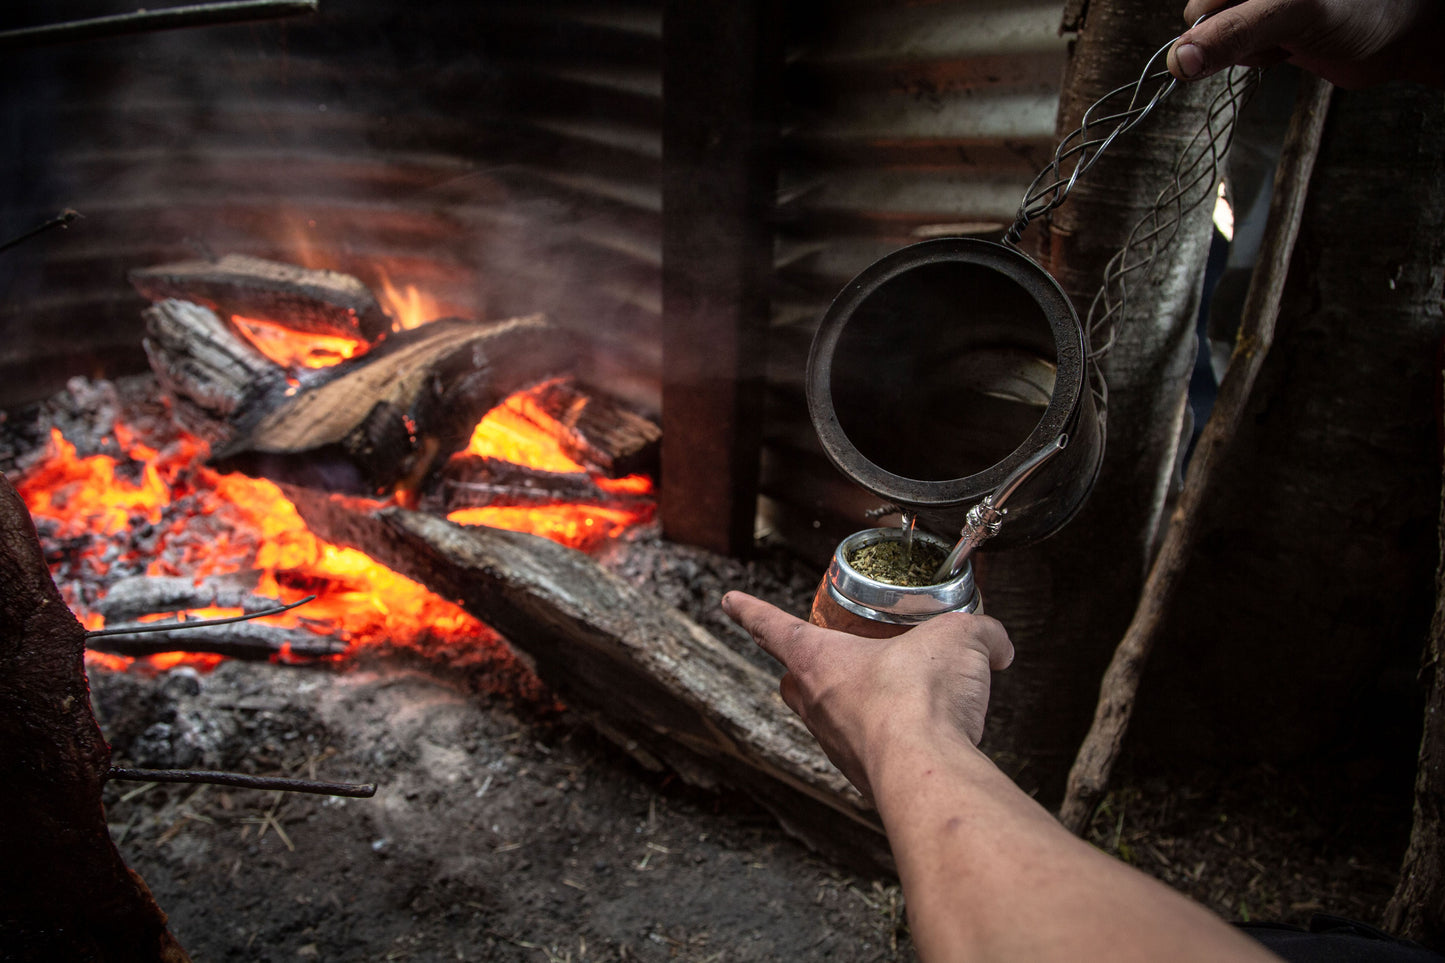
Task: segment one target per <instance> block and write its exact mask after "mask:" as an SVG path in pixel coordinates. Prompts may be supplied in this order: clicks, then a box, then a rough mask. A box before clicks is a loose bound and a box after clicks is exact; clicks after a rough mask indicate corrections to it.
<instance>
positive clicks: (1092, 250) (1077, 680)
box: [977, 0, 1224, 806]
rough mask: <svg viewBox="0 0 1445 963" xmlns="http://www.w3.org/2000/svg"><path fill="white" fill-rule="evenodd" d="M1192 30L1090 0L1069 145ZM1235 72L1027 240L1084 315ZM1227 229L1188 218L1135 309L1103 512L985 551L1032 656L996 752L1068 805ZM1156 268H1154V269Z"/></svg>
mask: <svg viewBox="0 0 1445 963" xmlns="http://www.w3.org/2000/svg"><path fill="white" fill-rule="evenodd" d="M1182 26H1183V23H1182V21H1181V20H1180V19H1179V11H1178V8H1177V7H1174V6H1173V5H1161V4H1159V3H1156V2H1154V0H1090V2H1089V3H1088V4H1087V11H1086V20H1085V21H1083V22H1081V21H1079V20H1078V19H1077V18H1075V19H1071V20H1069V21H1067V22H1066V23H1065V24H1064V29H1066V30H1069V31H1077V33H1078V39H1077V41H1076V42H1075V43H1074V44H1073V45H1072V52H1071V54H1070V59H1069V65H1068V68H1067V71H1066V75H1065V78H1064V86H1063V94H1062V97H1061V100H1060V105H1059V114H1058V132H1059V136H1060V137H1063V136H1064V135H1066V134H1068V133H1070V132H1072V131H1074V130H1075V129H1077V128H1078V127H1079V125H1080V122H1081V118H1082V116H1083V114H1084V112H1085V110H1087V109H1088V108H1089V107H1090V106H1091V105H1092V104H1094V103H1095V102H1096V101H1098V100H1099V99H1100V98H1101V97H1103V96H1104V95H1106V94H1108V93H1109V92H1110V91H1113V90H1115V89H1116V88H1118V87H1120V86H1123V85H1125V84H1132V83H1134V82H1136V81H1137V80H1138V79H1139V73H1140V71H1141V70H1142V69H1143V67H1144V65H1145V63H1146V62H1148V61H1149V59H1150V58H1151V57H1152V56H1153V55H1154V54H1155V53H1156V52H1157V51H1158V50H1159V48H1160V46H1161V45H1162V44H1163V43H1165V42H1166V41H1168V40H1169V38H1170V37H1172V36H1174V35H1176V34H1177V33H1178V32H1179V30H1180V29H1181V28H1182ZM1223 81H1224V78H1222V77H1221V78H1212V79H1211V80H1209V81H1206V82H1202V83H1195V84H1184V85H1181V86H1180V87H1179V88H1178V89H1176V90H1175V92H1174V93H1173V94H1172V95H1171V96H1170V97H1169V99H1168V100H1167V101H1165V102H1164V103H1162V104H1160V105H1159V107H1158V108H1157V109H1156V110H1154V112H1153V113H1151V114H1150V115H1149V117H1148V118H1147V120H1146V121H1145V122H1144V123H1142V124H1140V125H1139V127H1138V128H1136V129H1135V130H1132V131H1130V132H1129V133H1127V134H1126V135H1124V136H1122V137H1120V138H1118V140H1117V141H1116V142H1114V143H1113V144H1112V145H1111V146H1110V147H1109V150H1108V152H1107V154H1105V155H1104V156H1103V157H1101V158H1100V159H1099V162H1098V163H1097V164H1096V165H1094V166H1093V167H1092V168H1091V169H1090V170H1089V172H1088V174H1087V175H1086V176H1084V177H1082V178H1081V179H1080V180H1079V181H1078V182H1077V183H1076V184H1075V186H1074V188H1073V189H1072V190H1071V191H1070V194H1069V198H1068V201H1067V202H1066V203H1064V204H1063V205H1062V206H1060V207H1059V208H1058V209H1057V210H1055V211H1054V212H1053V213H1052V214H1051V215H1050V216H1049V217H1048V218H1047V219H1044V218H1040V219H1038V220H1036V221H1034V222H1033V223H1032V224H1031V225H1030V226H1029V228H1028V230H1027V231H1025V232H1024V235H1023V243H1024V244H1025V245H1027V246H1028V247H1029V249H1030V253H1033V254H1034V256H1035V257H1036V258H1037V259H1038V260H1040V262H1041V263H1043V264H1045V265H1046V266H1047V268H1048V270H1049V272H1050V273H1051V274H1053V276H1054V277H1055V278H1056V279H1057V280H1058V282H1059V284H1060V286H1061V287H1062V288H1063V289H1064V291H1065V292H1066V293H1067V294H1068V296H1069V298H1070V299H1071V300H1072V301H1073V303H1074V306H1075V308H1076V309H1078V310H1079V312H1080V314H1081V315H1082V314H1086V313H1087V311H1088V307H1089V304H1090V303H1091V302H1092V300H1093V298H1094V295H1095V293H1096V292H1097V291H1098V290H1099V286H1100V284H1101V283H1102V282H1103V279H1104V273H1105V267H1106V265H1107V264H1108V262H1109V261H1110V259H1111V258H1113V256H1114V255H1115V254H1116V253H1117V252H1118V251H1119V249H1120V248H1121V247H1122V246H1123V245H1124V243H1125V241H1126V240H1127V239H1128V237H1129V234H1130V232H1131V230H1132V228H1133V226H1134V225H1135V224H1137V223H1138V222H1139V220H1140V218H1141V217H1143V216H1145V215H1146V214H1147V213H1148V212H1149V211H1150V210H1152V209H1153V207H1154V201H1155V199H1156V198H1157V197H1158V196H1159V193H1160V191H1161V189H1162V188H1163V187H1164V186H1165V185H1166V184H1168V183H1170V181H1171V180H1172V179H1173V177H1174V173H1175V167H1176V163H1177V160H1178V158H1179V155H1180V152H1181V151H1182V150H1184V149H1185V148H1186V146H1187V145H1188V144H1189V143H1190V141H1191V139H1192V138H1193V137H1194V135H1195V134H1196V133H1197V132H1198V131H1199V130H1200V128H1201V127H1202V126H1203V124H1204V122H1205V116H1206V112H1207V111H1208V109H1209V105H1210V102H1211V101H1212V100H1213V98H1214V96H1215V94H1216V93H1217V92H1218V91H1219V89H1220V84H1221V83H1222V82H1223ZM1210 236H1211V227H1210V218H1209V210H1208V208H1207V206H1202V207H1200V208H1198V209H1195V210H1192V211H1190V212H1189V213H1188V214H1186V215H1185V217H1184V218H1183V220H1182V221H1181V223H1180V224H1179V229H1178V232H1177V234H1175V236H1174V238H1173V240H1172V241H1171V243H1170V244H1169V245H1168V246H1167V247H1166V248H1164V249H1162V250H1161V251H1159V252H1158V256H1157V258H1156V259H1155V261H1154V265H1153V269H1152V270H1151V272H1148V273H1149V274H1150V277H1147V278H1144V277H1140V278H1138V280H1137V283H1132V282H1133V279H1131V283H1132V286H1131V289H1130V298H1129V305H1130V309H1129V311H1128V316H1127V317H1125V318H1123V319H1121V323H1120V324H1119V326H1118V336H1117V338H1116V340H1115V342H1114V345H1113V349H1112V350H1111V351H1110V352H1109V354H1108V356H1107V357H1105V358H1104V359H1103V363H1102V364H1101V365H1100V369H1101V371H1102V372H1103V374H1104V376H1105V377H1106V378H1107V379H1108V384H1109V405H1108V436H1109V437H1108V444H1107V446H1106V450H1105V453H1104V462H1103V465H1102V467H1101V470H1100V473H1099V478H1098V482H1097V484H1096V485H1095V487H1094V491H1093V494H1092V495H1091V497H1090V499H1089V501H1088V503H1087V504H1085V505H1084V507H1083V508H1082V510H1081V511H1080V512H1079V515H1078V517H1077V518H1075V519H1074V520H1073V521H1072V522H1070V523H1069V525H1068V526H1067V527H1066V528H1065V529H1064V530H1063V531H1061V532H1060V533H1059V534H1057V535H1054V536H1052V537H1051V538H1049V539H1048V540H1046V541H1044V542H1042V543H1040V544H1039V545H1037V546H1029V547H1024V548H1015V549H1010V550H1008V551H999V552H985V553H983V555H981V556H980V558H979V560H978V568H977V573H978V578H979V582H980V584H981V586H982V588H983V593H984V597H985V598H987V599H988V610H989V614H991V615H994V616H996V617H997V618H999V619H1000V620H1001V621H1002V622H1003V623H1004V625H1006V626H1008V630H1009V634H1010V636H1011V637H1012V638H1013V640H1014V643H1015V645H1016V646H1017V649H1018V659H1017V661H1016V662H1015V664H1014V666H1013V668H1012V669H1011V670H1010V671H1008V672H1004V673H1001V674H1000V675H999V676H998V678H997V679H996V680H995V686H994V691H993V697H992V698H991V699H990V705H989V723H988V727H987V729H986V730H985V733H984V747H985V749H986V750H987V751H988V752H989V753H990V754H991V755H992V756H993V758H995V759H996V760H998V761H999V764H1000V765H1001V766H1003V768H1004V769H1005V770H1006V771H1008V772H1009V773H1010V774H1011V775H1013V776H1014V777H1015V778H1017V779H1019V780H1020V781H1021V783H1022V784H1023V785H1025V786H1026V787H1027V788H1029V789H1030V790H1033V791H1036V792H1037V793H1038V797H1039V799H1040V801H1041V802H1043V803H1044V804H1045V805H1048V806H1055V805H1057V804H1058V801H1059V799H1060V798H1062V795H1063V791H1064V779H1065V776H1066V775H1067V773H1068V769H1069V764H1070V763H1071V762H1072V761H1073V758H1074V751H1075V750H1076V749H1077V747H1078V745H1079V740H1080V739H1082V738H1083V735H1084V733H1085V732H1086V731H1087V730H1088V728H1089V721H1090V719H1091V718H1092V716H1093V710H1094V706H1095V704H1096V702H1097V696H1098V682H1099V679H1100V677H1101V676H1102V675H1103V672H1104V667H1105V666H1106V665H1108V662H1109V657H1110V655H1111V654H1112V653H1113V651H1114V646H1115V645H1116V644H1117V643H1118V641H1119V638H1120V636H1121V635H1122V634H1123V632H1124V629H1125V627H1126V626H1127V624H1128V620H1129V614H1130V613H1131V612H1132V611H1133V609H1134V606H1135V604H1136V603H1137V601H1138V598H1139V593H1140V590H1141V588H1142V586H1143V583H1144V576H1145V573H1146V571H1147V569H1148V564H1149V558H1150V556H1151V551H1152V548H1153V546H1154V544H1155V532H1156V530H1157V528H1158V525H1159V523H1160V520H1161V519H1162V517H1163V514H1164V505H1165V500H1166V496H1167V494H1168V491H1169V486H1170V483H1171V480H1172V477H1173V472H1174V464H1175V461H1176V458H1177V452H1178V446H1179V439H1180V424H1181V419H1182V418H1183V414H1184V410H1185V385H1186V384H1187V383H1188V379H1189V372H1190V370H1191V369H1192V368H1193V365H1194V346H1195V343H1196V338H1195V335H1194V330H1195V320H1196V318H1197V317H1198V306H1199V293H1200V287H1201V281H1202V279H1203V277H1204V267H1205V261H1206V258H1207V255H1208V251H1209V244H1210ZM1141 273H1143V272H1141Z"/></svg>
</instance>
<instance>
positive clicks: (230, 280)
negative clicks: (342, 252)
mask: <svg viewBox="0 0 1445 963" xmlns="http://www.w3.org/2000/svg"><path fill="white" fill-rule="evenodd" d="M130 282H131V284H132V285H133V286H134V287H135V289H136V290H137V291H139V292H140V293H141V294H143V295H144V296H146V297H148V298H150V299H151V300H152V301H161V300H163V299H166V298H176V299H178V300H182V301H192V302H194V303H196V304H204V305H205V306H206V307H208V308H211V309H213V310H215V311H217V312H218V313H220V314H222V315H224V316H226V317H227V318H230V317H232V316H237V315H239V316H241V317H245V318H255V319H258V320H262V321H274V322H276V323H278V324H283V325H285V326H286V327H290V328H294V329H295V330H297V331H306V332H309V333H311V334H328V335H337V336H340V337H349V338H360V339H361V340H364V341H374V340H376V339H377V338H378V337H380V336H381V335H383V334H385V333H386V332H387V331H389V330H391V318H389V317H388V316H387V314H386V312H385V311H383V310H382V309H381V305H380V304H379V303H377V300H376V296H375V295H373V294H372V293H371V290H370V289H369V288H367V286H366V285H364V284H362V283H361V282H360V281H358V280H357V279H356V278H354V277H351V276H350V275H347V274H341V273H339V272H337V271H314V270H310V269H308V268H302V267H297V266H295V265H292V264H278V263H277V262H275V261H264V260H262V259H261V258H256V257H248V256H246V255H243V254H227V255H226V256H225V257H223V258H221V259H220V260H218V261H182V262H179V263H177V264H164V265H160V266H158V267H152V268H142V269H139V270H135V271H132V272H130Z"/></svg>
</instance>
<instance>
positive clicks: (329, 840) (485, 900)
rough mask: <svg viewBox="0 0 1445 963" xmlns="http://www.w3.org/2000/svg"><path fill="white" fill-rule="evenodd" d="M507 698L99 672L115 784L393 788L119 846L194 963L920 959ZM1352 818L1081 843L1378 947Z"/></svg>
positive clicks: (1116, 820) (668, 788)
mask: <svg viewBox="0 0 1445 963" xmlns="http://www.w3.org/2000/svg"><path fill="white" fill-rule="evenodd" d="M720 564H721V563H720ZM754 587H755V588H756V586H754ZM514 671H517V669H516V667H506V666H501V667H499V666H496V665H492V666H490V667H486V668H481V669H478V668H477V667H469V668H468V669H466V670H464V671H457V670H455V669H452V668H449V667H447V666H443V665H438V664H431V665H428V664H424V663H422V662H420V661H419V660H418V659H417V658H416V657H415V656H414V655H412V656H403V655H402V654H390V655H387V654H372V655H368V656H365V657H364V658H363V659H361V660H360V661H357V662H355V663H343V664H340V665H326V666H312V667H299V666H286V665H273V664H269V663H244V662H228V663H224V664H222V665H221V666H220V667H219V668H218V669H216V670H215V671H214V672H211V673H209V674H205V675H201V674H197V673H196V672H194V671H193V670H190V669H177V670H172V671H171V672H169V673H164V674H161V675H158V676H157V675H152V674H147V673H142V672H138V671H135V670H132V671H131V672H129V673H114V672H107V671H104V670H98V671H94V672H92V691H93V695H94V703H95V706H96V711H97V716H98V718H99V719H100V720H101V723H102V726H103V727H104V729H105V731H106V734H107V737H108V738H109V739H110V740H111V742H112V745H113V747H114V749H115V752H116V757H117V764H123V765H133V766H140V767H154V768H187V767H189V768H219V769H228V770H232V771H243V772H252V773H262V774H284V775H293V776H300V777H306V778H313V777H314V778H320V779H327V780H334V781H349V782H374V783H376V784H377V786H378V789H377V793H376V796H375V797H374V798H372V799H341V798H333V797H318V796H306V795H300V794H280V793H273V792H257V791H248V790H239V789H222V788H219V787H214V786H212V787H199V786H177V785H147V784H137V783H120V782H114V783H111V784H110V787H109V789H108V795H107V800H106V801H107V811H108V814H109V819H110V822H111V827H112V833H113V835H114V837H115V839H116V840H117V842H118V845H119V846H120V849H121V851H122V854H123V855H124V857H125V859H126V860H127V862H128V863H129V864H130V865H131V866H132V868H134V869H136V870H137V871H139V872H140V873H141V875H142V876H143V877H144V878H145V879H146V881H147V882H148V883H149V885H150V886H151V887H152V889H153V890H154V891H155V894H156V897H157V899H158V901H159V902H160V904H161V906H162V907H163V908H165V909H166V911H167V912H168V913H169V914H170V916H171V921H172V926H173V929H174V931H175V933H176V934H177V936H178V937H179V939H180V940H181V942H182V944H183V945H184V946H186V947H187V949H188V950H189V951H190V952H191V953H192V954H193V956H194V958H195V959H196V960H197V961H198V963H206V961H222V960H236V961H241V960H244V961H281V960H296V959H303V960H304V959H308V958H310V959H318V960H357V961H361V960H367V961H370V960H415V961H441V960H503V961H506V960H532V961H537V960H545V961H549V963H550V961H577V963H580V961H583V960H597V961H609V960H657V961H662V960H685V961H714V960H715V961H750V960H758V961H763V960H840V961H880V960H911V959H913V958H914V954H913V951H912V948H911V945H910V942H909V939H908V932H907V924H906V920H905V917H904V907H903V900H902V895H901V893H900V891H899V889H898V887H897V885H896V881H894V880H892V879H870V878H860V877H857V876H854V875H850V874H848V873H846V872H844V871H843V870H841V869H839V868H838V867H836V866H833V865H829V864H828V863H827V862H825V861H823V860H821V859H820V858H818V857H816V856H814V855H813V854H811V853H810V852H808V851H807V850H806V849H805V848H804V847H803V846H802V845H800V844H799V843H797V842H796V841H794V840H793V839H791V838H790V837H788V836H787V835H786V834H785V833H784V832H783V831H782V830H781V829H780V828H779V827H778V826H777V824H776V823H775V822H774V821H773V820H772V819H771V818H770V817H769V816H768V815H767V814H766V813H764V812H763V811H762V810H760V809H759V808H758V807H756V806H755V805H753V804H752V803H751V802H750V801H748V800H747V799H745V798H742V797H739V796H732V795H726V794H713V793H705V792H700V791H697V790H694V789H690V788H689V787H687V786H685V785H683V784H682V783H681V782H679V781H677V780H676V779H673V778H671V777H668V776H667V775H659V774H656V773H651V772H647V771H644V770H642V769H640V768H638V767H637V766H635V765H634V764H633V763H632V762H631V761H630V759H628V758H627V757H626V756H624V755H623V754H622V753H621V752H620V751H619V750H617V749H616V748H615V747H614V746H612V745H611V744H610V743H607V742H605V741H604V740H602V739H600V738H599V737H597V736H596V735H594V734H593V733H592V732H591V730H590V729H588V728H587V727H586V726H585V725H583V724H581V723H580V722H578V721H576V720H574V718H573V717H571V716H570V715H569V713H568V712H567V711H566V710H565V709H559V708H558V707H557V706H556V704H555V703H554V702H553V701H552V700H550V699H549V698H547V697H545V696H543V697H542V698H536V697H525V696H521V695H517V694H516V693H517V692H520V691H522V690H523V689H524V688H525V687H523V686H517V685H511V686H509V685H507V684H499V680H498V679H497V678H496V675H497V673H499V672H501V673H506V672H514ZM500 681H501V682H502V683H505V681H506V680H500ZM508 689H510V691H511V692H512V693H513V694H510V695H508V694H505V693H504V690H508ZM1337 801H1338V800H1324V799H1322V798H1321V797H1320V796H1319V794H1318V793H1317V792H1315V791H1314V790H1313V789H1311V788H1310V786H1309V785H1308V784H1307V783H1305V782H1302V781H1299V780H1297V779H1295V778H1294V777H1286V776H1284V775H1282V774H1278V773H1272V772H1252V773H1246V774H1231V775H1223V774H1219V775H1215V776H1209V777H1205V776H1200V778H1199V780H1198V782H1197V784H1191V785H1181V784H1179V783H1178V782H1177V781H1175V780H1165V779H1162V778H1158V777H1156V778H1153V779H1151V780H1145V781H1142V782H1137V783H1135V784H1132V785H1128V786H1126V787H1125V788H1123V789H1121V790H1120V791H1118V792H1116V793H1114V794H1113V795H1112V796H1111V797H1110V799H1109V803H1108V805H1107V806H1106V807H1105V809H1104V810H1103V811H1102V812H1101V814H1100V816H1099V818H1098V819H1097V820H1096V823H1095V827H1094V831H1093V834H1092V839H1093V841H1094V842H1095V843H1096V844H1097V845H1099V846H1101V847H1102V848H1104V849H1105V850H1106V851H1109V852H1111V853H1114V854H1115V855H1118V856H1119V857H1120V858H1124V859H1126V860H1128V861H1130V862H1132V863H1134V864H1135V865H1138V866H1139V867H1140V868H1141V869H1143V870H1145V871H1146V872H1150V873H1153V874H1154V875H1156V876H1158V877H1160V878H1161V879H1163V880H1165V882H1167V883H1169V884H1170V885H1172V886H1175V887H1176V888H1178V889H1180V890H1182V891H1184V892H1186V893H1188V894H1190V895H1191V896H1194V897H1195V898H1198V899H1201V900H1203V901H1204V902H1206V903H1207V904H1208V905H1210V906H1211V907H1213V908H1214V909H1215V910H1216V911H1218V912H1220V913H1221V914H1222V915H1224V916H1225V917H1226V918H1228V919H1231V920H1244V919H1272V920H1283V921H1289V922H1296V923H1304V922H1306V921H1307V920H1308V919H1309V917H1310V916H1311V915H1313V913H1315V912H1331V913H1336V914H1339V915H1345V916H1349V917H1352V918H1356V919H1361V920H1365V921H1369V922H1378V919H1379V916H1380V914H1381V912H1382V910H1383V908H1384V904H1385V901H1386V900H1387V899H1388V897H1389V894H1390V892H1391V889H1392V888H1393V885H1394V874H1395V871H1396V867H1397V866H1398V859H1399V849H1400V847H1402V845H1403V835H1401V833H1399V832H1396V831H1395V830H1394V829H1390V828H1388V827H1387V826H1386V823H1387V822H1388V823H1394V824H1397V825H1398V824H1399V820H1398V819H1397V818H1393V817H1389V816H1388V813H1385V812H1383V811H1381V810H1380V809H1378V808H1377V804H1376V803H1375V802H1373V801H1371V800H1370V799H1366V798H1359V799H1357V800H1356V801H1355V803H1354V804H1353V810H1352V811H1349V812H1341V811H1340V810H1339V808H1338V806H1336V805H1334V803H1335V802H1337ZM1407 825H1408V823H1405V824H1403V827H1407ZM1403 827H1402V828H1403Z"/></svg>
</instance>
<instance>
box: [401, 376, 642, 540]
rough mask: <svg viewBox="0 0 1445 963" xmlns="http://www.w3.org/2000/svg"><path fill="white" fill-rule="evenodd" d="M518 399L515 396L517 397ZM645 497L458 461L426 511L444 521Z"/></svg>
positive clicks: (505, 464)
mask: <svg viewBox="0 0 1445 963" xmlns="http://www.w3.org/2000/svg"><path fill="white" fill-rule="evenodd" d="M514 397H515V396H514ZM644 498H645V496H637V495H627V494H619V493H616V492H609V491H607V490H605V489H603V488H602V487H600V486H599V485H598V484H597V483H596V482H595V481H593V480H592V476H590V475H588V474H587V473H586V472H556V471H541V470H539V469H536V468H529V467H527V466H525V465H518V464H515V463H513V462H509V461H502V460H500V459H497V458H484V457H481V456H478V455H458V456H456V457H454V458H452V459H451V460H450V461H448V462H447V463H446V466H445V467H444V468H443V469H442V472H441V480H440V482H439V483H438V484H437V486H436V487H435V489H434V490H433V491H432V492H431V493H429V494H428V495H427V497H426V498H424V499H423V500H422V507H423V508H425V509H426V510H428V511H433V512H439V513H441V514H443V515H445V514H447V513H448V512H453V511H456V510H457V509H459V508H478V507H482V506H487V505H556V504H559V503H563V502H565V503H567V504H572V505H615V506H619V507H620V506H624V505H630V504H635V503H637V502H639V501H642V500H643V499H644Z"/></svg>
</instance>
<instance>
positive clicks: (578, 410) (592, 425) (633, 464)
mask: <svg viewBox="0 0 1445 963" xmlns="http://www.w3.org/2000/svg"><path fill="white" fill-rule="evenodd" d="M507 406H508V407H509V408H511V409H512V410H513V411H515V412H517V414H519V415H521V416H522V417H523V418H526V419H527V420H528V421H530V422H532V423H533V424H535V425H537V426H538V427H539V428H541V429H542V430H543V431H545V432H547V434H549V435H550V436H551V437H553V438H555V439H557V441H558V443H559V444H561V446H562V450H563V451H565V452H566V453H567V454H568V455H569V456H570V457H571V458H573V459H575V460H576V461H578V462H581V463H582V464H584V465H586V466H588V467H589V468H593V469H595V470H597V471H599V472H600V473H602V474H604V475H607V476H608V477H609V478H620V477H622V476H623V475H634V474H640V473H644V472H653V471H654V470H655V469H656V467H657V461H658V454H659V450H660V445H661V441H662V429H661V428H660V427H658V426H657V425H656V424H654V423H653V422H651V421H649V420H648V419H646V418H644V417H642V416H641V415H639V414H637V413H636V412H635V411H630V410H628V409H626V408H624V407H622V406H621V405H619V404H617V403H616V402H613V401H610V400H608V399H606V398H601V397H598V396H595V395H590V394H587V393H585V392H583V391H581V390H579V389H578V388H577V387H576V386H575V385H573V384H572V383H571V382H569V381H565V380H556V381H548V382H545V383H543V384H540V385H538V386H537V387H535V388H532V389H529V390H528V391H525V392H522V393H520V394H518V395H514V396H513V397H511V398H508V399H507Z"/></svg>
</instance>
